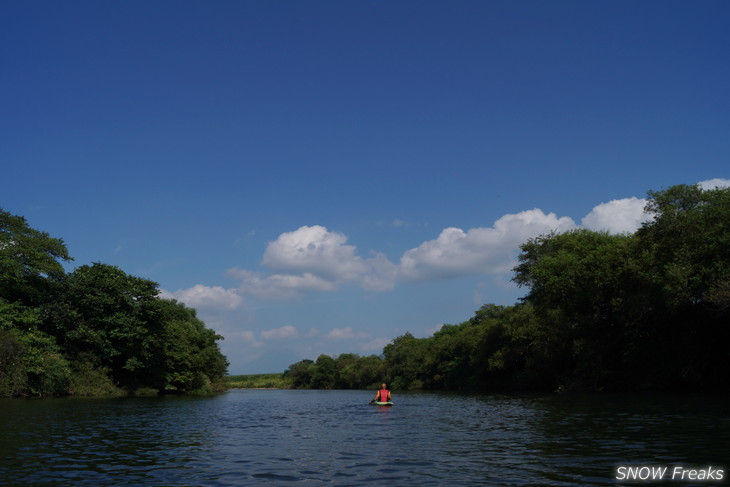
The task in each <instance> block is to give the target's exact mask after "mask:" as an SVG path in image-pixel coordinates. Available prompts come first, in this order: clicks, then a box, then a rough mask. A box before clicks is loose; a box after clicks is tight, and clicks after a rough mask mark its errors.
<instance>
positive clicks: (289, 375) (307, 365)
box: [284, 359, 314, 389]
mask: <svg viewBox="0 0 730 487" xmlns="http://www.w3.org/2000/svg"><path fill="white" fill-rule="evenodd" d="M313 368H314V361H313V360H309V359H305V360H300V361H299V362H296V363H294V364H291V365H290V366H289V367H288V368H287V369H286V371H284V378H285V379H286V380H287V381H291V384H292V388H294V389H308V388H309V387H311V385H312V372H313Z"/></svg>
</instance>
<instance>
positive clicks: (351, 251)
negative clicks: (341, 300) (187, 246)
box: [160, 178, 730, 339]
mask: <svg viewBox="0 0 730 487" xmlns="http://www.w3.org/2000/svg"><path fill="white" fill-rule="evenodd" d="M698 184H699V186H700V187H702V188H703V189H706V190H707V189H713V188H723V187H730V180H728V179H721V178H715V179H710V180H707V181H702V182H700V183H698ZM645 205H646V200H645V199H643V198H637V197H629V198H622V199H615V200H611V201H608V202H605V203H600V204H598V205H597V206H595V207H594V208H593V209H592V210H591V211H590V212H589V213H588V214H587V215H586V216H584V217H583V218H582V219H581V224H580V225H578V224H577V223H576V222H575V221H574V220H573V219H572V218H570V217H567V216H563V217H558V216H557V215H556V214H555V213H545V212H544V211H543V210H541V209H539V208H534V209H531V210H525V211H521V212H519V213H515V214H506V215H504V216H502V217H501V218H499V219H497V220H496V221H495V222H494V224H493V225H492V226H491V227H478V228H471V229H468V230H463V229H461V228H455V227H449V228H445V229H443V230H442V231H441V232H440V233H439V235H438V236H437V237H436V238H434V239H432V240H428V241H425V242H422V243H421V244H419V245H418V246H416V247H414V248H412V249H409V250H407V251H405V252H403V254H402V255H401V256H400V258H399V260H398V261H391V260H390V259H388V257H387V256H386V255H385V254H383V253H380V252H376V251H371V252H370V255H369V256H368V257H362V256H360V255H358V252H357V247H356V246H355V245H352V244H349V243H348V238H347V236H346V235H344V234H342V233H340V232H337V231H332V230H329V229H327V228H326V227H324V226H321V225H311V226H308V225H304V226H301V227H299V228H298V229H296V230H293V231H289V232H284V233H282V234H280V235H279V236H278V238H277V239H276V240H274V241H271V242H269V243H268V244H267V246H266V249H265V251H264V254H263V258H262V266H263V267H265V268H266V269H267V270H268V272H255V271H251V270H247V269H241V268H239V267H231V268H230V269H228V271H227V272H226V274H227V275H228V277H231V278H233V279H234V280H237V281H239V283H240V284H239V285H238V286H237V287H233V288H228V289H226V288H224V287H222V286H207V285H204V284H196V285H195V286H193V287H191V288H188V289H180V290H177V291H174V292H171V291H167V290H162V291H161V293H160V294H161V296H162V297H165V298H174V299H177V300H178V301H181V302H183V303H185V304H187V305H188V306H192V307H196V308H203V309H217V310H223V311H231V310H235V309H238V308H240V307H242V306H245V305H246V303H247V301H248V300H249V299H250V298H258V299H264V300H291V299H295V298H298V297H300V296H301V295H302V294H305V293H312V292H333V291H337V290H339V289H341V288H342V287H343V286H347V285H357V286H359V287H361V288H362V289H363V290H364V291H367V292H387V291H390V290H392V289H393V288H395V286H396V285H398V284H404V283H420V282H428V281H438V280H444V279H453V278H458V277H465V276H473V275H505V274H507V273H509V272H511V269H512V268H513V267H514V265H515V262H516V258H517V255H518V252H519V246H520V244H521V243H523V242H525V241H527V240H528V239H530V238H534V237H537V236H539V235H542V234H546V233H550V232H557V233H562V232H566V231H570V230H573V229H577V228H586V229H589V230H594V231H606V232H608V233H612V234H621V233H633V232H635V231H636V230H637V229H639V228H640V227H641V225H642V224H643V223H645V222H647V221H649V220H650V219H651V215H649V214H647V213H646V212H644V206H645ZM351 331H352V330H351V329H350V330H347V329H342V330H337V331H334V330H333V331H332V332H330V335H329V337H330V338H342V337H345V336H347V337H351V334H350V333H351ZM296 336H298V332H297V331H296V330H295V329H294V328H293V327H283V328H281V329H277V330H271V331H270V332H267V333H265V334H262V336H261V337H260V338H262V339H271V338H277V337H280V338H292V337H296Z"/></svg>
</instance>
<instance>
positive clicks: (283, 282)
mask: <svg viewBox="0 0 730 487" xmlns="http://www.w3.org/2000/svg"><path fill="white" fill-rule="evenodd" d="M228 275H229V276H231V277H233V278H236V279H239V280H241V281H242V284H241V286H240V287H239V291H240V292H241V293H243V294H251V295H253V296H256V297H259V298H264V299H291V298H295V297H297V296H298V295H299V294H300V293H301V292H308V291H334V290H336V289H337V286H336V285H335V283H333V282H330V281H327V280H326V279H323V278H321V277H319V276H315V275H313V274H310V273H308V272H307V273H304V274H301V275H295V274H272V275H270V276H265V277H262V276H261V275H260V274H258V273H256V272H251V271H247V270H245V269H238V268H233V269H229V270H228Z"/></svg>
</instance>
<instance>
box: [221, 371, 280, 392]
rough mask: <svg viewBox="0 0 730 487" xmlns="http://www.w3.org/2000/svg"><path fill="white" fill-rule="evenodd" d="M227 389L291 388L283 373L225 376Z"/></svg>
mask: <svg viewBox="0 0 730 487" xmlns="http://www.w3.org/2000/svg"><path fill="white" fill-rule="evenodd" d="M225 380H226V386H227V388H228V389H291V388H292V383H291V381H289V380H287V379H286V378H285V377H284V374H244V375H229V376H226V378H225Z"/></svg>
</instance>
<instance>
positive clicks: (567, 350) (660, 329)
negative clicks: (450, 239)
mask: <svg viewBox="0 0 730 487" xmlns="http://www.w3.org/2000/svg"><path fill="white" fill-rule="evenodd" d="M645 210H646V211H647V212H648V213H649V214H650V216H651V220H650V221H648V222H646V223H645V224H644V225H643V226H642V227H641V228H640V229H639V230H638V231H637V232H635V233H633V234H623V235H611V234H608V233H603V232H594V231H589V230H585V229H578V230H574V231H571V232H567V233H562V234H549V235H542V236H538V237H536V238H533V239H531V240H529V241H527V242H525V243H524V244H523V245H522V246H521V253H520V255H519V260H518V264H517V266H516V267H515V268H514V272H515V274H514V278H513V280H514V281H515V282H516V283H517V284H519V285H520V286H524V287H525V288H526V289H527V293H526V295H525V297H524V298H522V299H521V300H520V302H519V303H517V304H515V305H513V306H495V305H484V306H482V307H481V309H479V310H478V311H476V313H475V314H474V316H473V317H472V318H471V319H469V320H468V321H465V322H463V323H461V324H458V325H445V326H443V327H442V328H441V329H440V330H439V331H438V332H436V333H435V334H434V335H433V336H431V337H427V338H415V337H414V336H413V335H411V334H410V333H406V334H404V335H402V336H399V337H397V338H395V339H394V340H393V341H392V342H391V343H390V344H388V345H387V346H386V347H385V348H384V350H383V353H382V355H381V356H375V355H371V356H366V357H361V356H358V355H354V354H343V355H340V356H338V357H329V356H326V355H320V356H319V357H318V358H317V360H316V361H312V360H303V361H300V362H297V363H295V364H292V365H290V366H289V368H288V369H287V370H286V371H285V372H284V376H285V377H286V378H287V380H289V381H290V382H291V383H292V385H293V387H297V388H319V389H328V388H370V387H374V386H375V385H376V384H379V383H380V381H386V382H388V383H389V384H390V385H391V388H392V389H395V390H407V389H419V388H424V389H461V390H484V391H489V390H492V391H498V390H535V391H538V390H547V391H555V390H590V391H629V390H666V389H672V390H706V391H708V390H709V391H727V390H728V385H730V345H729V344H730V188H724V189H713V190H703V189H702V188H700V187H699V186H696V185H695V186H687V185H679V186H673V187H671V188H669V189H666V190H663V191H656V192H655V191H650V192H649V193H648V198H647V205H646V208H645Z"/></svg>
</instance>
